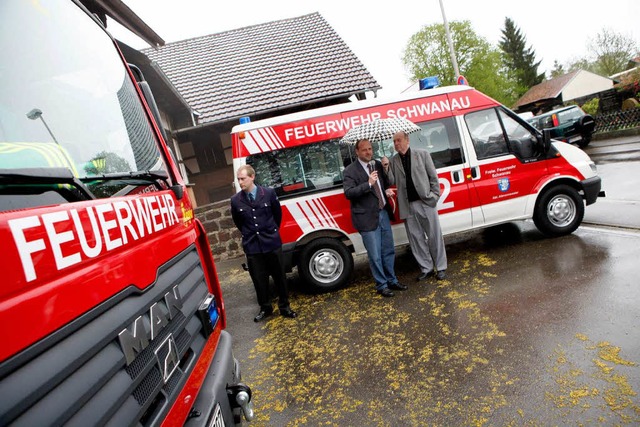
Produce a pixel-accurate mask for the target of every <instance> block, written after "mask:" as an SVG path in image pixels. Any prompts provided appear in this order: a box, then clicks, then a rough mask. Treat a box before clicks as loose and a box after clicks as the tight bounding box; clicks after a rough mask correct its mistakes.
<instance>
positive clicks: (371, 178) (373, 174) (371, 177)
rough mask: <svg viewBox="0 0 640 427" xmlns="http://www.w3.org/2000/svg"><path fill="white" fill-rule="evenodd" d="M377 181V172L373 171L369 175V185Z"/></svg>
mask: <svg viewBox="0 0 640 427" xmlns="http://www.w3.org/2000/svg"><path fill="white" fill-rule="evenodd" d="M377 181H378V171H373V172H371V173H370V174H369V185H371V186H372V185H374V184H375V183H376V182H377Z"/></svg>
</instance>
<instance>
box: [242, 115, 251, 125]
mask: <svg viewBox="0 0 640 427" xmlns="http://www.w3.org/2000/svg"><path fill="white" fill-rule="evenodd" d="M249 122H251V117H248V116H245V117H240V124H241V125H243V124H245V123H249Z"/></svg>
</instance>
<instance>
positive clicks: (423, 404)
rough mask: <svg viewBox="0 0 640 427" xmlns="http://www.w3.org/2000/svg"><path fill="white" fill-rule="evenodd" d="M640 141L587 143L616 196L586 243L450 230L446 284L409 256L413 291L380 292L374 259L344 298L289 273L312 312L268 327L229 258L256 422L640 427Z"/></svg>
mask: <svg viewBox="0 0 640 427" xmlns="http://www.w3.org/2000/svg"><path fill="white" fill-rule="evenodd" d="M636 140H638V141H640V138H636V139H625V140H622V139H618V140H614V141H608V142H607V141H598V142H596V141H594V142H592V145H593V146H590V147H588V148H587V150H585V151H587V152H589V150H594V151H597V153H596V155H594V156H593V158H594V160H596V163H597V164H598V169H599V173H600V174H601V176H602V177H603V188H604V189H605V191H606V194H607V195H606V197H605V198H601V199H599V200H598V201H597V202H596V203H595V204H594V205H591V206H588V207H587V209H586V214H585V220H584V222H583V225H582V226H581V227H580V228H578V230H576V232H574V233H573V234H572V235H569V236H564V237H560V238H555V239H549V238H546V237H544V236H543V235H541V234H540V233H539V232H538V231H537V230H536V228H535V227H534V225H533V224H532V223H531V222H530V221H527V222H522V223H514V224H506V225H503V226H501V227H497V228H492V229H487V230H483V231H476V232H469V233H462V234H457V235H454V236H448V237H447V238H445V241H446V245H447V254H448V258H449V269H448V271H447V273H448V277H447V280H444V281H440V282H437V281H435V280H434V279H428V280H427V281H424V282H420V283H417V282H416V281H415V277H416V275H417V274H418V273H419V269H418V268H417V266H416V265H415V262H414V260H413V258H412V255H411V253H410V252H409V251H408V250H407V249H400V250H398V252H397V257H396V273H397V274H398V276H399V278H400V280H401V281H402V282H404V283H406V284H407V285H409V289H408V290H407V291H403V292H396V296H395V297H394V298H388V299H385V298H382V297H380V296H378V295H376V294H375V292H374V290H373V283H372V281H371V278H370V277H371V276H370V272H369V269H368V264H367V263H366V259H364V258H363V257H359V258H357V259H356V268H355V271H354V274H353V277H352V280H351V282H350V284H349V285H348V286H347V287H346V288H344V289H341V290H339V291H336V292H332V293H328V294H312V293H309V292H307V291H306V290H305V289H304V286H303V284H301V283H300V282H299V280H298V277H297V274H296V273H295V271H294V272H293V273H291V274H289V276H288V277H289V287H290V295H291V305H292V308H294V309H295V310H296V311H297V312H298V314H299V317H298V318H297V319H294V320H291V319H286V318H283V317H281V316H278V315H277V310H276V315H274V316H273V317H271V318H269V319H268V320H267V321H265V322H261V323H257V324H256V323H254V322H253V317H254V316H255V314H256V313H257V311H258V306H257V304H256V300H255V292H254V290H253V286H252V284H251V281H250V278H249V275H248V273H246V272H245V271H243V270H242V268H241V263H242V262H243V261H244V260H243V259H235V260H227V261H223V262H218V263H217V268H218V275H219V278H220V281H221V283H222V287H223V292H224V297H225V307H226V310H227V321H228V328H227V329H228V331H229V332H230V333H231V334H232V335H233V338H234V352H235V356H236V358H237V359H238V360H239V361H240V364H241V367H242V371H243V379H244V381H245V382H246V383H247V384H248V385H249V386H250V387H251V388H252V390H253V399H254V404H255V410H256V414H257V418H256V420H255V421H254V422H253V423H252V424H253V425H260V426H285V425H287V426H302V425H305V426H306V425H309V426H316V425H337V426H369V425H370V426H422V425H425V426H427V425H434V426H485V425H487V426H493V425H496V426H498V425H499V426H503V425H506V426H525V425H526V426H529V425H530V426H548V425H576V426H581V425H603V426H609V425H638V424H640V398H639V397H638V393H639V392H640V287H639V284H640V283H639V282H640V279H639V276H640V268H639V267H638V259H640V211H639V209H640V185H639V184H640V176H639V175H638V173H637V170H638V167H640V156H639V157H638V160H635V158H634V156H635V148H634V144H635V142H634V141H636ZM620 146H623V147H622V148H621V147H620ZM607 147H609V148H610V154H609V155H607V153H606V151H607ZM625 150H626V151H628V152H627V153H626V154H625V156H626V157H622V158H619V157H618V156H619V154H618V153H617V151H625ZM602 152H605V153H604V154H601V153H602ZM629 152H631V154H629ZM638 152H640V150H638ZM590 154H591V153H590ZM596 207H597V209H594V208H596Z"/></svg>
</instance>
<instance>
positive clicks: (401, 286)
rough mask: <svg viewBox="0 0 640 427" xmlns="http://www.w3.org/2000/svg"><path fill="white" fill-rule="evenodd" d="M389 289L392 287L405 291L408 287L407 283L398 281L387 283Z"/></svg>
mask: <svg viewBox="0 0 640 427" xmlns="http://www.w3.org/2000/svg"><path fill="white" fill-rule="evenodd" d="M389 289H393V290H394V291H406V290H407V289H409V287H408V286H407V285H403V284H402V283H400V282H398V283H394V284H391V285H389Z"/></svg>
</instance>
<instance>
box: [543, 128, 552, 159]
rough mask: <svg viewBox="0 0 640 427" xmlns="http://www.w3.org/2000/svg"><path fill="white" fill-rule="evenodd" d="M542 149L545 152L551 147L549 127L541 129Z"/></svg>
mask: <svg viewBox="0 0 640 427" xmlns="http://www.w3.org/2000/svg"><path fill="white" fill-rule="evenodd" d="M542 149H543V150H544V152H545V153H548V152H549V150H550V149H551V129H542Z"/></svg>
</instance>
